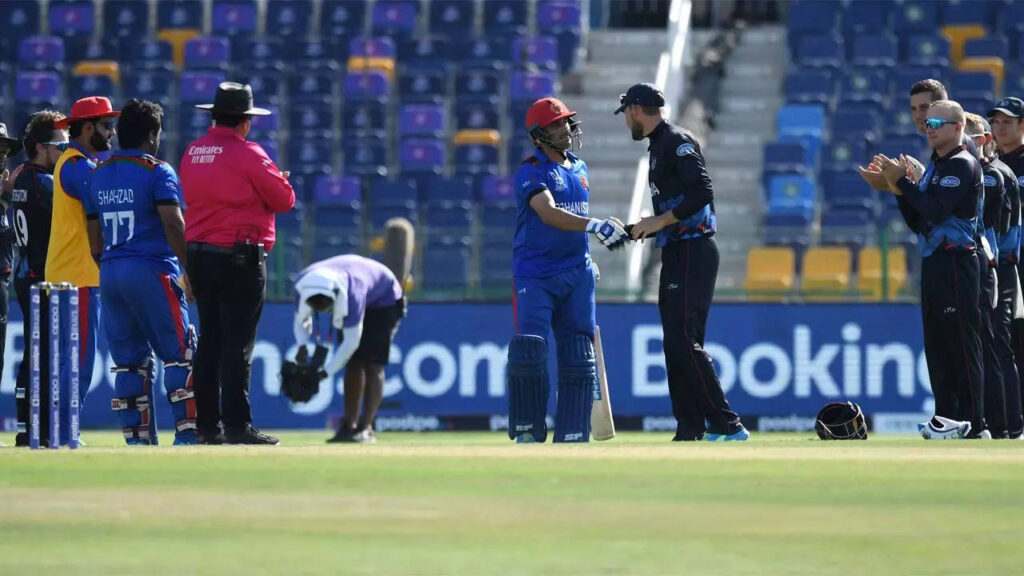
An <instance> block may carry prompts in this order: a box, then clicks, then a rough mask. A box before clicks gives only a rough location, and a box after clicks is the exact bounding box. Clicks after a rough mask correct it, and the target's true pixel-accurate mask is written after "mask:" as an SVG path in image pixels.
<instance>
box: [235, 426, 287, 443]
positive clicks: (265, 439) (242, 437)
mask: <svg viewBox="0 0 1024 576" xmlns="http://www.w3.org/2000/svg"><path fill="white" fill-rule="evenodd" d="M224 438H225V442H226V443H227V444H261V445H270V446H274V445H277V444H280V443H281V441H280V440H278V439H277V438H274V437H273V436H270V435H269V434H264V433H263V432H260V431H259V430H257V429H256V428H255V427H254V426H253V425H252V424H246V425H245V428H243V429H241V430H239V431H231V430H229V431H227V432H225V433H224Z"/></svg>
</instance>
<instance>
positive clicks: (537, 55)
mask: <svg viewBox="0 0 1024 576" xmlns="http://www.w3.org/2000/svg"><path fill="white" fill-rule="evenodd" d="M511 57H512V65H513V66H515V67H516V68H527V67H530V64H532V65H534V66H536V67H538V68H540V69H542V70H558V68H559V66H558V41H557V40H555V39H554V38H553V37H551V36H532V37H531V36H522V37H519V38H516V40H515V41H514V42H513V43H512V52H511Z"/></svg>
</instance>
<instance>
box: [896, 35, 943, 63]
mask: <svg viewBox="0 0 1024 576" xmlns="http://www.w3.org/2000/svg"><path fill="white" fill-rule="evenodd" d="M903 61H904V63H906V64H909V65H911V66H941V67H947V66H949V40H947V39H946V38H945V37H943V36H941V35H939V34H936V33H931V34H918V35H915V36H911V37H910V38H909V40H907V48H906V50H905V51H904V55H903Z"/></svg>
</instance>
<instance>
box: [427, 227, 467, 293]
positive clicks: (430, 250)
mask: <svg viewBox="0 0 1024 576" xmlns="http://www.w3.org/2000/svg"><path fill="white" fill-rule="evenodd" d="M470 262H471V260H470V250H469V239H468V238H460V237H447V236H444V237H439V238H431V242H430V244H429V245H428V246H427V247H426V249H425V250H424V251H423V278H422V286H423V287H424V288H427V289H430V290H453V291H462V290H465V288H466V286H467V285H468V284H469V268H470Z"/></svg>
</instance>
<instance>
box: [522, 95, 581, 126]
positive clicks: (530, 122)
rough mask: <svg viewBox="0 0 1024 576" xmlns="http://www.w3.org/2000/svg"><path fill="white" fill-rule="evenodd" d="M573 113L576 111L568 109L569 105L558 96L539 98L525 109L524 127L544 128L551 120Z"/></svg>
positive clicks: (554, 120) (572, 114)
mask: <svg viewBox="0 0 1024 576" xmlns="http://www.w3.org/2000/svg"><path fill="white" fill-rule="evenodd" d="M575 115H576V113H575V112H573V111H572V110H569V107H568V106H566V105H565V103H564V102H562V101H561V100H559V99H558V98H551V97H548V98H541V99H540V100H537V101H536V102H534V103H533V105H532V106H530V109H529V110H527V111H526V129H527V130H533V129H534V128H544V127H545V126H547V125H549V124H551V123H552V122H556V121H558V120H561V119H562V118H568V117H570V116H575Z"/></svg>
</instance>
